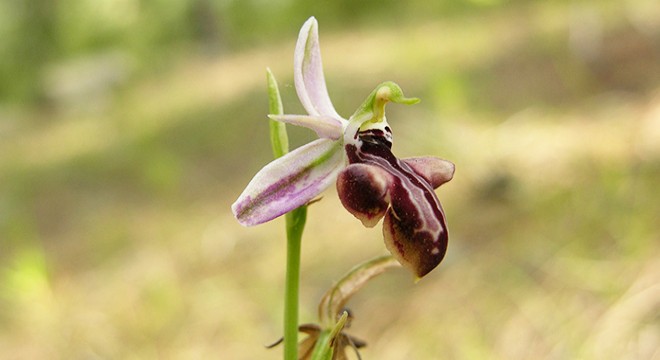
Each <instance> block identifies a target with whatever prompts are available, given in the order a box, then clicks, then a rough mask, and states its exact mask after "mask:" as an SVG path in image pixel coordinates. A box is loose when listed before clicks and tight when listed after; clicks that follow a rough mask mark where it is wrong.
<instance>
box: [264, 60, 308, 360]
mask: <svg viewBox="0 0 660 360" xmlns="http://www.w3.org/2000/svg"><path fill="white" fill-rule="evenodd" d="M266 78H267V81H268V110H269V112H270V113H271V114H280V115H281V114H283V113H284V111H283V108H282V99H281V97H280V91H279V88H278V86H277V81H276V80H275V76H273V73H271V72H270V69H268V70H267V72H266ZM270 142H271V144H272V147H273V155H274V156H275V158H278V157H280V156H283V155H284V154H286V153H288V152H289V139H288V137H287V133H286V126H285V125H284V124H283V123H280V122H277V121H273V120H271V121H270ZM284 219H285V222H286V240H287V247H286V280H285V285H284V287H285V289H284V359H285V360H298V292H299V291H298V289H299V287H300V247H301V242H302V234H303V230H304V229H305V221H306V220H307V206H306V205H303V206H301V207H299V208H297V209H295V210H293V211H291V212H289V213H287V214H286V215H284Z"/></svg>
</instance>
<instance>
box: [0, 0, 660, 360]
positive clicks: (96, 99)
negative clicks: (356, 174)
mask: <svg viewBox="0 0 660 360" xmlns="http://www.w3.org/2000/svg"><path fill="white" fill-rule="evenodd" d="M311 15H314V16H316V17H317V18H318V20H319V24H320V36H321V43H322V49H323V59H324V67H325V70H326V78H327V80H328V84H329V92H330V94H331V96H332V98H333V101H335V105H336V107H337V109H338V111H339V112H340V113H341V114H343V115H345V116H348V115H350V114H351V113H352V111H353V110H355V108H356V107H357V106H358V105H359V104H360V102H361V101H362V100H363V99H364V97H365V96H366V95H367V94H368V93H369V92H370V91H371V90H372V89H373V88H374V86H375V85H377V84H378V83H380V82H381V81H384V80H393V81H396V82H397V83H398V84H400V85H401V86H402V88H403V89H404V91H405V93H406V94H409V95H410V96H415V97H419V98H421V99H422V102H421V103H420V104H418V105H415V106H410V107H396V106H392V107H390V108H388V120H389V122H390V124H391V126H392V129H393V131H394V136H395V140H394V151H395V153H396V154H397V155H399V156H401V157H406V156H412V155H420V154H434V155H438V156H443V157H445V158H447V159H450V160H452V161H454V162H455V163H456V166H457V172H456V176H455V178H454V180H453V181H452V182H451V183H449V184H447V185H444V186H443V187H442V188H440V189H439V190H438V196H439V198H440V199H441V201H442V202H443V205H444V207H445V210H446V213H447V216H448V223H449V227H450V247H449V252H448V255H447V259H446V261H445V262H444V263H443V264H441V265H440V267H439V268H438V269H437V270H436V271H434V272H433V273H431V274H430V275H429V276H428V277H427V278H425V279H424V280H422V281H421V282H419V283H418V284H412V279H411V278H410V277H409V276H408V275H407V274H406V273H404V272H397V271H392V272H391V273H386V274H384V275H382V277H380V278H378V279H377V280H375V282H374V283H372V284H369V285H367V286H366V287H365V288H364V289H362V290H361V291H360V292H359V293H358V294H356V296H355V297H354V298H353V299H352V300H351V302H350V303H349V304H348V305H349V307H351V309H352V310H353V313H354V314H355V319H354V321H353V325H352V327H351V328H350V329H348V330H347V332H348V333H350V334H351V335H354V336H356V337H358V338H360V339H364V340H365V341H366V342H367V343H368V346H367V347H366V348H364V349H363V350H362V351H361V354H362V356H363V357H364V358H365V359H436V358H457V359H471V358H475V359H482V358H501V359H529V358H551V359H555V358H559V359H572V358H586V359H607V358H612V359H621V358H630V359H648V358H654V357H658V356H659V353H658V349H659V348H660V325H659V323H658V321H659V319H658V314H659V313H660V293H659V292H658V286H659V285H658V284H660V278H658V274H660V261H659V258H660V248H659V246H660V245H659V244H660V231H659V229H658V225H657V218H658V216H657V214H660V192H659V191H658V190H657V187H658V184H660V85H659V84H660V62H659V61H658V59H659V58H660V26H659V24H660V23H659V22H658V19H659V18H660V7H659V5H658V2H657V1H655V0H620V1H601V0H594V1H589V0H585V1H522V0H520V1H505V0H472V1H449V0H447V1H427V0H413V1H389V0H385V1H375V0H369V1H336V2H330V1H325V2H311V1H302V0H296V1H284V0H282V1H257V0H249V1H243V0H235V1H204V0H197V1H168V0H152V1H146V0H142V1H139V0H115V1H96V0H75V1H74V0H59V1H45V0H33V1H14V0H8V1H0V39H1V40H0V354H2V355H0V356H2V357H8V358H98V357H100V358H162V357H164V358H182V359H190V358H223V359H224V358H226V359H278V358H280V355H281V354H280V353H279V352H278V350H265V349H264V348H263V347H262V345H264V344H267V343H269V342H271V341H273V340H275V339H277V338H279V337H280V336H281V318H282V315H281V313H282V301H281V296H282V284H283V279H284V274H283V272H284V250H285V249H284V244H285V241H284V232H283V231H284V230H283V224H282V222H281V221H279V220H276V221H274V222H273V223H269V224H264V225H261V226H258V227H255V228H250V229H245V228H242V227H240V226H239V225H238V224H237V223H236V221H235V219H233V217H232V216H231V213H230V209H229V206H230V204H231V203H232V202H233V201H234V200H235V198H236V197H237V195H238V194H239V193H240V192H241V190H242V188H243V186H245V184H246V183H247V181H249V179H250V177H251V176H252V175H253V174H254V173H255V172H256V171H257V170H258V169H259V168H260V167H261V166H263V165H264V164H266V163H268V162H269V161H270V159H271V156H272V155H271V153H270V145H269V144H268V120H267V118H266V117H265V114H266V112H267V96H266V90H265V86H266V85H265V68H266V67H267V66H269V67H271V69H272V70H273V72H274V73H275V74H276V75H277V76H278V81H279V83H280V85H281V90H282V96H283V99H284V107H285V110H286V111H287V112H291V113H300V112H301V111H302V109H301V107H300V105H299V104H298V100H297V99H296V94H295V90H294V89H293V86H292V79H291V68H292V54H293V44H294V42H295V39H296V36H297V33H298V30H299V27H300V25H301V24H302V23H303V22H304V20H306V19H307V18H308V17H309V16H311ZM290 133H291V142H292V147H293V146H297V145H299V144H302V143H304V142H306V140H307V139H309V138H312V137H313V134H310V133H309V132H308V131H305V130H304V129H302V130H301V129H294V128H290ZM377 228H378V227H377ZM384 252H385V250H384V246H383V244H382V235H381V234H380V231H378V230H376V229H371V230H370V229H364V228H363V227H362V226H361V225H360V223H359V221H357V220H356V219H354V218H352V216H351V215H350V214H348V213H346V211H345V210H343V208H342V207H341V204H340V202H339V201H338V200H337V198H336V195H335V194H334V191H333V190H332V189H331V190H329V191H328V192H327V194H325V196H324V198H323V200H322V201H320V202H318V203H315V204H314V205H312V206H311V207H310V209H309V219H308V228H307V230H306V232H305V237H304V241H303V278H302V289H301V290H302V295H301V302H302V314H301V321H303V322H314V321H316V314H315V310H316V306H317V302H318V301H319V300H320V298H321V296H322V294H323V293H324V291H326V290H327V288H329V287H330V286H331V285H332V284H333V281H334V280H336V279H337V277H339V276H341V274H343V273H345V272H346V271H347V270H348V269H349V268H351V267H352V266H353V265H355V264H356V263H358V262H361V261H363V260H366V259H367V258H370V257H372V256H376V255H380V254H382V253H384Z"/></svg>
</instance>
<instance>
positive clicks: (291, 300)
mask: <svg viewBox="0 0 660 360" xmlns="http://www.w3.org/2000/svg"><path fill="white" fill-rule="evenodd" d="M306 220H307V206H301V207H299V208H298V209H296V210H293V211H291V212H290V213H288V214H286V215H285V221H286V237H287V254H286V282H285V290H284V291H285V293H284V359H285V360H298V292H299V291H298V290H299V287H300V286H299V285H300V249H301V240H302V234H303V229H304V228H305V221H306Z"/></svg>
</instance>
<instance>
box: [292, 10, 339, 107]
mask: <svg viewBox="0 0 660 360" xmlns="http://www.w3.org/2000/svg"><path fill="white" fill-rule="evenodd" d="M318 27H319V25H318V22H317V21H316V19H315V18H314V17H310V18H309V19H308V20H307V21H306V22H305V24H303V26H302V28H301V29H300V34H299V35H298V42H297V43H296V49H295V53H294V55H293V79H294V82H295V84H296V92H297V93H298V98H300V102H301V103H302V105H303V107H304V108H305V110H307V113H308V114H310V115H313V116H318V115H326V116H331V117H334V118H337V119H341V118H342V117H341V116H339V114H337V111H336V110H335V108H334V106H333V105H332V101H330V96H329V95H328V89H327V88H326V85H325V77H324V76H323V63H322V61H321V48H320V46H319V29H318Z"/></svg>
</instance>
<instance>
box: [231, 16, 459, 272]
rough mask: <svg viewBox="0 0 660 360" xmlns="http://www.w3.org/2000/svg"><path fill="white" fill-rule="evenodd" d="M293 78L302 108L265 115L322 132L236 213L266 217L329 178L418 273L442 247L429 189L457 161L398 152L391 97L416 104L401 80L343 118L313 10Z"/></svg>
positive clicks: (243, 217)
mask: <svg viewBox="0 0 660 360" xmlns="http://www.w3.org/2000/svg"><path fill="white" fill-rule="evenodd" d="M294 83H295V87H296V92H297V94H298V97H299V99H300V102H301V103H302V105H303V107H304V108H305V110H306V111H307V115H269V117H270V118H271V119H273V120H277V121H280V122H284V123H289V124H293V125H298V126H304V127H307V128H310V129H312V130H314V131H315V132H316V134H317V135H318V136H319V139H317V140H315V141H312V142H310V143H308V144H306V145H303V146H301V147H299V148H297V149H295V150H294V151H292V152H290V153H288V154H286V155H284V156H282V157H281V158H278V159H276V160H274V161H273V162H271V163H270V164H268V165H266V166H265V167H264V168H263V169H261V171H259V172H258V173H257V174H256V175H255V176H254V178H253V179H252V180H251V181H250V183H249V184H248V185H247V187H246V189H245V190H244V191H243V193H242V194H241V195H240V196H239V198H238V200H236V202H235V203H234V204H233V205H232V211H233V213H234V215H235V216H236V218H237V219H238V221H239V222H240V223H241V224H243V225H245V226H252V225H257V224H261V223H264V222H267V221H270V220H272V219H274V218H276V217H278V216H280V215H283V214H285V213H287V212H289V211H291V210H293V209H296V208H298V207H299V206H302V205H305V204H307V203H308V202H310V201H311V200H312V199H314V198H315V197H316V196H318V195H319V194H320V193H321V192H322V191H323V190H325V189H326V188H327V187H329V186H330V185H331V184H332V183H333V182H335V181H336V183H337V190H338V194H339V197H340V199H341V202H342V204H343V205H344V207H345V208H346V209H347V210H348V211H349V212H350V213H351V214H353V215H354V216H355V217H357V218H358V219H359V220H361V221H362V223H363V224H364V225H365V226H367V227H373V226H375V225H376V224H377V223H378V221H379V220H380V219H381V218H384V219H385V220H384V222H383V235H384V238H385V244H386V247H387V249H388V250H389V251H390V252H391V253H392V255H393V256H394V257H395V258H396V259H397V260H398V261H399V262H400V263H401V264H402V265H403V266H404V267H406V268H408V269H410V270H411V271H413V273H414V274H415V275H416V276H417V277H418V278H421V277H422V276H424V275H426V274H427V273H428V272H429V271H431V270H433V269H434V268H435V267H436V266H437V265H438V264H439V263H440V261H442V259H443V257H444V255H445V252H446V249H447V240H448V236H447V226H446V222H445V214H444V211H443V210H442V206H441V205H440V201H439V200H438V198H437V196H436V194H435V192H434V189H435V188H437V187H438V186H440V185H442V184H443V183H445V182H447V181H449V180H451V178H452V177H453V174H454V165H453V164H452V163H451V162H449V161H446V160H442V159H439V158H435V157H420V158H411V159H398V158H397V157H396V156H394V154H392V151H391V147H392V131H391V129H390V127H389V125H388V123H387V120H386V118H385V105H386V104H387V103H388V102H395V103H402V104H414V103H417V102H419V99H415V98H405V97H404V96H403V92H402V90H401V88H400V87H399V86H398V85H397V84H395V83H393V82H384V83H382V84H380V85H378V86H377V87H376V89H375V90H374V91H373V92H372V93H371V94H370V95H369V97H367V99H366V100H365V102H364V103H363V104H362V105H361V106H360V107H359V108H358V110H357V111H356V112H355V113H354V114H353V115H352V116H351V117H350V118H348V119H344V118H343V117H341V116H340V115H339V114H338V113H337V111H336V110H335V108H334V106H333V105H332V102H331V101H330V97H329V95H328V90H327V88H326V84H325V78H324V75H323V67H322V62H321V52H320V47H319V38H318V24H317V21H316V19H315V18H314V17H311V18H310V19H309V20H307V21H306V22H305V24H304V25H303V27H302V28H301V30H300V34H299V37H298V42H297V44H296V48H295V54H294Z"/></svg>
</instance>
